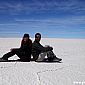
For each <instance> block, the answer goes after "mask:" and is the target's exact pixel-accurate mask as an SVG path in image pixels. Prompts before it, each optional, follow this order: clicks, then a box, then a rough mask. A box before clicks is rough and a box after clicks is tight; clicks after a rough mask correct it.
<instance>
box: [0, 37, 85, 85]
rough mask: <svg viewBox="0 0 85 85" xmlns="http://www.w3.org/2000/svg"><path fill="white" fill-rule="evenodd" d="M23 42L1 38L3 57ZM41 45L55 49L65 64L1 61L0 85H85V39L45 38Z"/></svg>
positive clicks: (0, 50)
mask: <svg viewBox="0 0 85 85" xmlns="http://www.w3.org/2000/svg"><path fill="white" fill-rule="evenodd" d="M32 40H33V39H32ZM20 41H21V39H20V38H0V57H2V56H3V54H5V53H6V52H8V51H10V48H14V47H15V48H16V47H19V46H20ZM41 43H42V45H50V46H53V48H54V50H53V51H54V53H55V54H56V55H57V56H58V57H60V58H62V59H63V61H62V63H37V62H0V85H85V39H56V38H43V39H42V40H41ZM17 58H18V57H17V56H16V55H15V56H13V57H12V58H10V59H17Z"/></svg>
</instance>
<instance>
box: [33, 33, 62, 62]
mask: <svg viewBox="0 0 85 85" xmlns="http://www.w3.org/2000/svg"><path fill="white" fill-rule="evenodd" d="M40 40H41V34H40V33H36V34H35V40H34V42H33V44H32V55H33V60H34V61H38V60H39V61H45V60H48V61H53V59H54V58H56V59H57V60H58V61H61V60H62V59H60V58H57V57H56V55H55V54H54V53H53V51H52V50H53V48H52V47H50V46H46V47H43V46H42V45H41V44H40ZM46 55H47V59H45V56H46ZM39 57H40V58H39Z"/></svg>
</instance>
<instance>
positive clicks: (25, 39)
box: [23, 34, 29, 42]
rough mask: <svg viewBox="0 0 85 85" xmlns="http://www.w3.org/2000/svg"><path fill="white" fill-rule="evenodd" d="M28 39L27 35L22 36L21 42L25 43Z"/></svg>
mask: <svg viewBox="0 0 85 85" xmlns="http://www.w3.org/2000/svg"><path fill="white" fill-rule="evenodd" d="M28 39H29V34H24V36H23V41H24V42H27V41H28Z"/></svg>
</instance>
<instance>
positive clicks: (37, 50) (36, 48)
mask: <svg viewBox="0 0 85 85" xmlns="http://www.w3.org/2000/svg"><path fill="white" fill-rule="evenodd" d="M50 50H53V48H52V47H43V46H42V45H41V44H40V43H39V42H37V41H34V42H33V44H32V55H33V60H37V59H38V56H39V54H40V53H41V52H47V51H50Z"/></svg>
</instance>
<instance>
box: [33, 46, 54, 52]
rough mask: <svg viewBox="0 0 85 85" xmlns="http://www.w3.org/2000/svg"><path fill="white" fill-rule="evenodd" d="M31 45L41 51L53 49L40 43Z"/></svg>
mask: <svg viewBox="0 0 85 85" xmlns="http://www.w3.org/2000/svg"><path fill="white" fill-rule="evenodd" d="M33 47H34V48H35V49H36V50H39V51H41V52H47V51H51V50H53V48H52V47H43V46H42V45H41V44H35V45H34V46H33Z"/></svg>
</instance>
